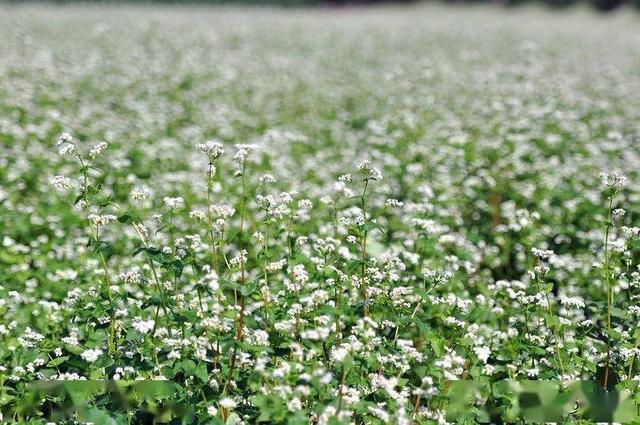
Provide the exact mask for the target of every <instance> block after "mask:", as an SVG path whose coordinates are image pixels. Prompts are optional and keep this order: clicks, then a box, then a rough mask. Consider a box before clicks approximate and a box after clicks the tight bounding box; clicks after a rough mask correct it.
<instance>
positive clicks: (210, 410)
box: [207, 406, 218, 416]
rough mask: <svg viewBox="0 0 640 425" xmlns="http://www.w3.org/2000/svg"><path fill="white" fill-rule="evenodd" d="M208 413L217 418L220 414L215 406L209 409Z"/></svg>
mask: <svg viewBox="0 0 640 425" xmlns="http://www.w3.org/2000/svg"><path fill="white" fill-rule="evenodd" d="M207 413H208V414H210V415H211V416H216V415H217V414H218V409H216V407H215V406H209V407H207Z"/></svg>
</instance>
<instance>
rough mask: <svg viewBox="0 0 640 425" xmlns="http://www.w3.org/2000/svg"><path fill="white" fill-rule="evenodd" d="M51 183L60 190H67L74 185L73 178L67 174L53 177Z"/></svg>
mask: <svg viewBox="0 0 640 425" xmlns="http://www.w3.org/2000/svg"><path fill="white" fill-rule="evenodd" d="M51 184H52V185H53V186H54V187H55V188H56V189H58V190H59V191H61V192H62V191H67V190H69V189H71V188H72V187H73V183H72V182H71V179H70V178H68V177H65V176H61V175H57V176H54V177H53V178H52V179H51Z"/></svg>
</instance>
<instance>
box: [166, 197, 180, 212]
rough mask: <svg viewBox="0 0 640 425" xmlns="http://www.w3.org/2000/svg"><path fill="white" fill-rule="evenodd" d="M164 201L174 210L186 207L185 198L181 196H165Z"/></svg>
mask: <svg viewBox="0 0 640 425" xmlns="http://www.w3.org/2000/svg"><path fill="white" fill-rule="evenodd" d="M162 202H164V204H165V205H166V206H167V207H168V208H170V209H172V210H177V209H180V208H182V207H184V199H182V198H181V197H179V196H178V197H176V198H171V197H169V196H165V197H164V199H163V200H162Z"/></svg>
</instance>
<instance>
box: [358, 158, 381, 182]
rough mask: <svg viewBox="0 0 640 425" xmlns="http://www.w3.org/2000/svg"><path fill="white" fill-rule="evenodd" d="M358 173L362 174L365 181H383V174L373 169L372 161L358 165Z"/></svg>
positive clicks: (365, 161)
mask: <svg viewBox="0 0 640 425" xmlns="http://www.w3.org/2000/svg"><path fill="white" fill-rule="evenodd" d="M356 171H358V173H360V174H362V175H363V177H364V179H365V180H382V172H380V170H379V169H377V168H374V167H372V166H371V162H370V161H367V160H364V161H361V162H360V163H359V164H358V165H357V167H356Z"/></svg>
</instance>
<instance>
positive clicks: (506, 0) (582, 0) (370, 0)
mask: <svg viewBox="0 0 640 425" xmlns="http://www.w3.org/2000/svg"><path fill="white" fill-rule="evenodd" d="M429 1H431V2H441V3H446V4H460V5H464V4H493V5H496V6H497V7H517V6H522V5H534V4H537V5H543V6H547V7H549V8H552V9H564V8H568V7H572V6H575V5H587V6H589V7H592V8H593V9H595V10H597V11H600V12H609V11H613V10H615V9H617V8H619V7H620V6H630V7H633V8H636V9H637V10H640V0H426V1H425V0H125V1H123V0H77V2H83V3H195V4H223V5H239V6H244V5H254V6H278V7H354V6H367V5H372V4H409V3H419V2H429ZM30 2H32V1H30V0H0V4H1V3H30ZM52 2H53V3H71V2H76V0H52Z"/></svg>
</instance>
